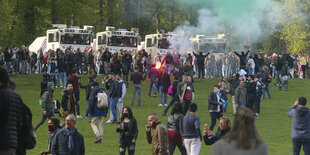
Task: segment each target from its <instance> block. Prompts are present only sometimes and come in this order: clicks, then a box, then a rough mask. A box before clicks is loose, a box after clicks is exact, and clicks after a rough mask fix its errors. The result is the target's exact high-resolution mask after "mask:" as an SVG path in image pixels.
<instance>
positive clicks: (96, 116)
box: [88, 82, 108, 143]
mask: <svg viewBox="0 0 310 155" xmlns="http://www.w3.org/2000/svg"><path fill="white" fill-rule="evenodd" d="M103 92H104V90H103V89H102V88H100V87H99V85H98V83H97V82H94V83H92V85H91V93H90V96H89V113H88V117H89V118H90V117H91V123H90V125H91V127H92V129H93V131H94V134H95V135H96V139H95V141H94V143H101V140H102V136H103V122H104V118H105V117H106V116H107V113H108V109H106V108H104V109H99V108H98V106H97V104H98V98H97V94H98V93H103ZM97 123H98V124H99V127H97V125H96V124H97Z"/></svg>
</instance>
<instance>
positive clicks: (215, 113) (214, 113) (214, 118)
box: [210, 112, 223, 130]
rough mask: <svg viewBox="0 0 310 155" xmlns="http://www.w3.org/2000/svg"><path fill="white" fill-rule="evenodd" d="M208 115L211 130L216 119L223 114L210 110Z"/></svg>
mask: <svg viewBox="0 0 310 155" xmlns="http://www.w3.org/2000/svg"><path fill="white" fill-rule="evenodd" d="M210 116H211V126H210V130H213V128H214V126H215V124H216V119H220V118H221V117H223V115H222V113H221V112H210Z"/></svg>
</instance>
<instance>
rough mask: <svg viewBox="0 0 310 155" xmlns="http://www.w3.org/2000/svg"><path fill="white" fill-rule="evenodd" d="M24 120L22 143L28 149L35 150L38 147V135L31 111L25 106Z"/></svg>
mask: <svg viewBox="0 0 310 155" xmlns="http://www.w3.org/2000/svg"><path fill="white" fill-rule="evenodd" d="M23 112H24V113H23V118H22V126H21V130H20V136H22V138H21V141H20V143H22V144H24V146H25V147H26V149H33V148H34V147H35V146H36V133H35V131H34V129H33V126H32V114H31V111H30V109H29V108H28V107H27V106H26V105H25V104H24V105H23Z"/></svg>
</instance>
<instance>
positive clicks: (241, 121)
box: [224, 108, 262, 150]
mask: <svg viewBox="0 0 310 155" xmlns="http://www.w3.org/2000/svg"><path fill="white" fill-rule="evenodd" d="M254 119H255V116H254V113H253V112H252V111H251V110H250V109H248V108H242V109H240V110H239V111H238V112H237V115H236V117H235V119H234V122H233V127H232V129H231V130H230V132H229V133H227V135H225V137H224V140H226V141H228V142H231V141H232V140H235V141H236V144H237V148H238V149H244V150H249V149H251V148H252V145H253V140H254V144H255V148H257V147H258V146H259V145H260V144H261V143H262V139H261V137H260V136H259V134H258V132H257V129H256V127H255V122H254Z"/></svg>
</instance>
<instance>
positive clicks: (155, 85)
mask: <svg viewBox="0 0 310 155" xmlns="http://www.w3.org/2000/svg"><path fill="white" fill-rule="evenodd" d="M152 88H153V90H154V93H153V95H156V93H157V81H155V82H152V81H151V82H150V89H149V96H151V92H152Z"/></svg>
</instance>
